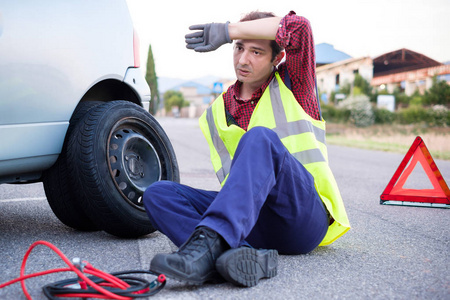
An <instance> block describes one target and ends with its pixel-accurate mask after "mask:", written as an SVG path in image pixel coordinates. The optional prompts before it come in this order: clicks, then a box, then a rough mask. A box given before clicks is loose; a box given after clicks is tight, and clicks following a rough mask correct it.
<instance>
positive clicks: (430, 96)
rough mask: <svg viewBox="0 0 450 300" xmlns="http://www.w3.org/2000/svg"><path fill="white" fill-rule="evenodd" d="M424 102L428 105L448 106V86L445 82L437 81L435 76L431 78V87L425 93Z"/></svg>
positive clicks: (449, 95)
mask: <svg viewBox="0 0 450 300" xmlns="http://www.w3.org/2000/svg"><path fill="white" fill-rule="evenodd" d="M424 102H425V104H429V105H435V104H442V105H446V106H450V85H449V84H448V83H447V82H446V81H445V80H438V79H437V77H436V76H435V77H433V85H432V86H431V88H430V89H429V90H428V91H426V92H425V95H424Z"/></svg>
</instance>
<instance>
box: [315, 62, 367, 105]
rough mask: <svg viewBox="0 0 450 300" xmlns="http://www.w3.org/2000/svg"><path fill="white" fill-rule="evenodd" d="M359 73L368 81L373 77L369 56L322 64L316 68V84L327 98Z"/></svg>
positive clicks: (350, 81) (351, 81)
mask: <svg viewBox="0 0 450 300" xmlns="http://www.w3.org/2000/svg"><path fill="white" fill-rule="evenodd" d="M357 73H358V74H360V75H361V76H362V77H363V78H364V79H366V80H367V81H368V82H370V81H371V80H372V77H373V64H372V59H371V58H370V57H361V58H352V59H347V60H344V61H340V62H337V63H333V64H329V65H324V66H321V67H318V68H317V69H316V76H317V86H318V88H319V90H320V92H321V93H326V94H327V96H328V98H329V96H330V94H331V93H332V92H336V91H338V90H339V87H340V86H342V85H345V84H347V83H349V84H351V83H353V81H354V80H355V74H357Z"/></svg>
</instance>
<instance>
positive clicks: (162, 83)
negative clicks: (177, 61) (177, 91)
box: [158, 75, 221, 94]
mask: <svg viewBox="0 0 450 300" xmlns="http://www.w3.org/2000/svg"><path fill="white" fill-rule="evenodd" d="M220 79H221V78H219V77H217V76H209V75H207V76H203V77H200V78H195V79H181V78H171V77H158V89H159V92H160V93H161V94H164V93H165V92H166V91H168V90H170V89H172V88H174V87H176V86H179V85H180V84H182V83H183V82H189V81H191V82H192V81H193V82H196V83H199V84H201V85H204V86H207V87H210V88H211V87H212V85H213V84H214V82H217V81H218V80H220Z"/></svg>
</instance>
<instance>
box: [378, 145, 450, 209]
mask: <svg viewBox="0 0 450 300" xmlns="http://www.w3.org/2000/svg"><path fill="white" fill-rule="evenodd" d="M410 161H411V162H410ZM408 162H410V163H409V165H408ZM417 163H420V164H421V165H422V168H423V170H424V171H425V173H426V174H427V177H428V179H429V180H430V182H431V184H432V185H433V188H432V189H404V188H403V186H404V184H405V182H406V180H407V179H408V177H409V175H411V172H412V171H413V170H414V168H415V167H416V165H417ZM380 200H381V202H380V203H381V204H384V202H386V201H388V202H390V201H389V200H394V201H407V202H423V203H432V204H433V203H434V204H444V206H447V205H450V190H449V188H448V186H447V184H446V183H445V180H444V178H443V177H442V175H441V172H440V171H439V169H438V167H437V165H436V163H435V162H434V160H433V158H432V157H431V154H430V152H429V151H428V149H427V146H425V143H424V142H423V140H422V138H421V137H420V136H418V137H417V138H416V139H415V140H414V143H413V144H412V146H411V148H409V150H408V152H407V153H406V155H405V158H403V161H402V162H401V163H400V166H399V167H398V169H397V171H395V173H394V176H392V179H391V181H389V183H388V185H387V186H386V188H385V190H384V192H383V194H381V197H380ZM386 204H387V203H386Z"/></svg>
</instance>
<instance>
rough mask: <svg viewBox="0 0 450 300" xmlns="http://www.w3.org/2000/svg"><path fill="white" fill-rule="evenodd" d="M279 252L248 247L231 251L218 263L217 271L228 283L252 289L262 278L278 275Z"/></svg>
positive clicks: (219, 259)
mask: <svg viewBox="0 0 450 300" xmlns="http://www.w3.org/2000/svg"><path fill="white" fill-rule="evenodd" d="M277 266H278V251H277V250H257V249H253V248H248V247H240V248H236V249H231V250H228V251H226V252H225V253H224V254H222V255H221V256H220V257H219V258H218V259H217V261H216V269H217V271H218V272H219V273H220V275H222V277H223V278H224V279H225V280H227V281H228V282H231V283H233V284H234V285H238V286H245V287H251V286H255V285H257V284H258V282H259V280H260V279H261V278H272V277H274V276H276V275H277Z"/></svg>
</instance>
